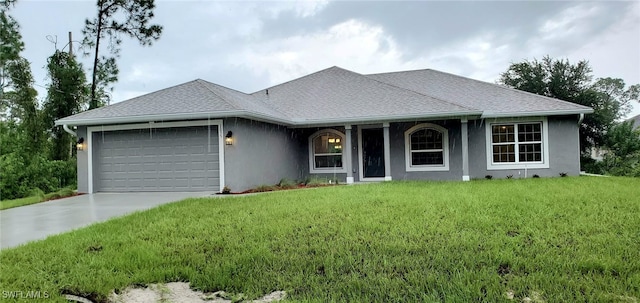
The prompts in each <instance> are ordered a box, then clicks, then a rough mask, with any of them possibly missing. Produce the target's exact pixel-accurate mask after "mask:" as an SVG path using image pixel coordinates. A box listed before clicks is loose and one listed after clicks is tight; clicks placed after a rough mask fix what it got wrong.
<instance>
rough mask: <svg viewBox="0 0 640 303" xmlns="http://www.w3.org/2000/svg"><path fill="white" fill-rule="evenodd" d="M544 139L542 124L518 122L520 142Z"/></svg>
mask: <svg viewBox="0 0 640 303" xmlns="http://www.w3.org/2000/svg"><path fill="white" fill-rule="evenodd" d="M532 141H542V124H540V123H527V124H518V142H532Z"/></svg>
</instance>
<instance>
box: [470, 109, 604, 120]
mask: <svg viewBox="0 0 640 303" xmlns="http://www.w3.org/2000/svg"><path fill="white" fill-rule="evenodd" d="M590 113H593V109H592V108H585V109H563V110H548V111H533V112H504V113H495V112H483V113H482V116H481V118H482V119H485V118H511V117H533V116H561V115H577V114H590Z"/></svg>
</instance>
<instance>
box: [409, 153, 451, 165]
mask: <svg viewBox="0 0 640 303" xmlns="http://www.w3.org/2000/svg"><path fill="white" fill-rule="evenodd" d="M411 165H444V156H443V152H441V151H439V152H412V153H411Z"/></svg>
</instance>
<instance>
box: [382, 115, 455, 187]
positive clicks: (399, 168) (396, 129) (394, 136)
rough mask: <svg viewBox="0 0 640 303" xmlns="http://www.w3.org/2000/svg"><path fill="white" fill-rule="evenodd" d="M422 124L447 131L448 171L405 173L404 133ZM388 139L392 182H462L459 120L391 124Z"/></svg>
mask: <svg viewBox="0 0 640 303" xmlns="http://www.w3.org/2000/svg"><path fill="white" fill-rule="evenodd" d="M422 123H430V124H435V125H438V126H442V127H444V128H446V129H447V131H448V133H449V170H448V171H409V172H408V171H406V164H405V161H406V160H405V140H404V133H405V132H406V131H407V130H408V129H409V128H411V127H413V126H415V125H418V124H422ZM389 137H390V140H389V142H390V144H391V177H392V179H393V180H420V179H422V180H425V179H426V180H462V144H461V140H462V136H461V132H460V120H444V121H416V122H411V123H391V125H390V126H389Z"/></svg>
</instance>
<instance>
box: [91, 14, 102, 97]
mask: <svg viewBox="0 0 640 303" xmlns="http://www.w3.org/2000/svg"><path fill="white" fill-rule="evenodd" d="M103 15H104V11H103V10H100V12H99V13H98V29H97V30H96V51H95V56H94V57H93V77H92V80H91V102H89V109H94V108H97V107H98V100H97V97H96V89H97V83H96V77H97V76H98V70H97V68H98V51H99V50H100V36H101V34H102V16H103Z"/></svg>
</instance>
